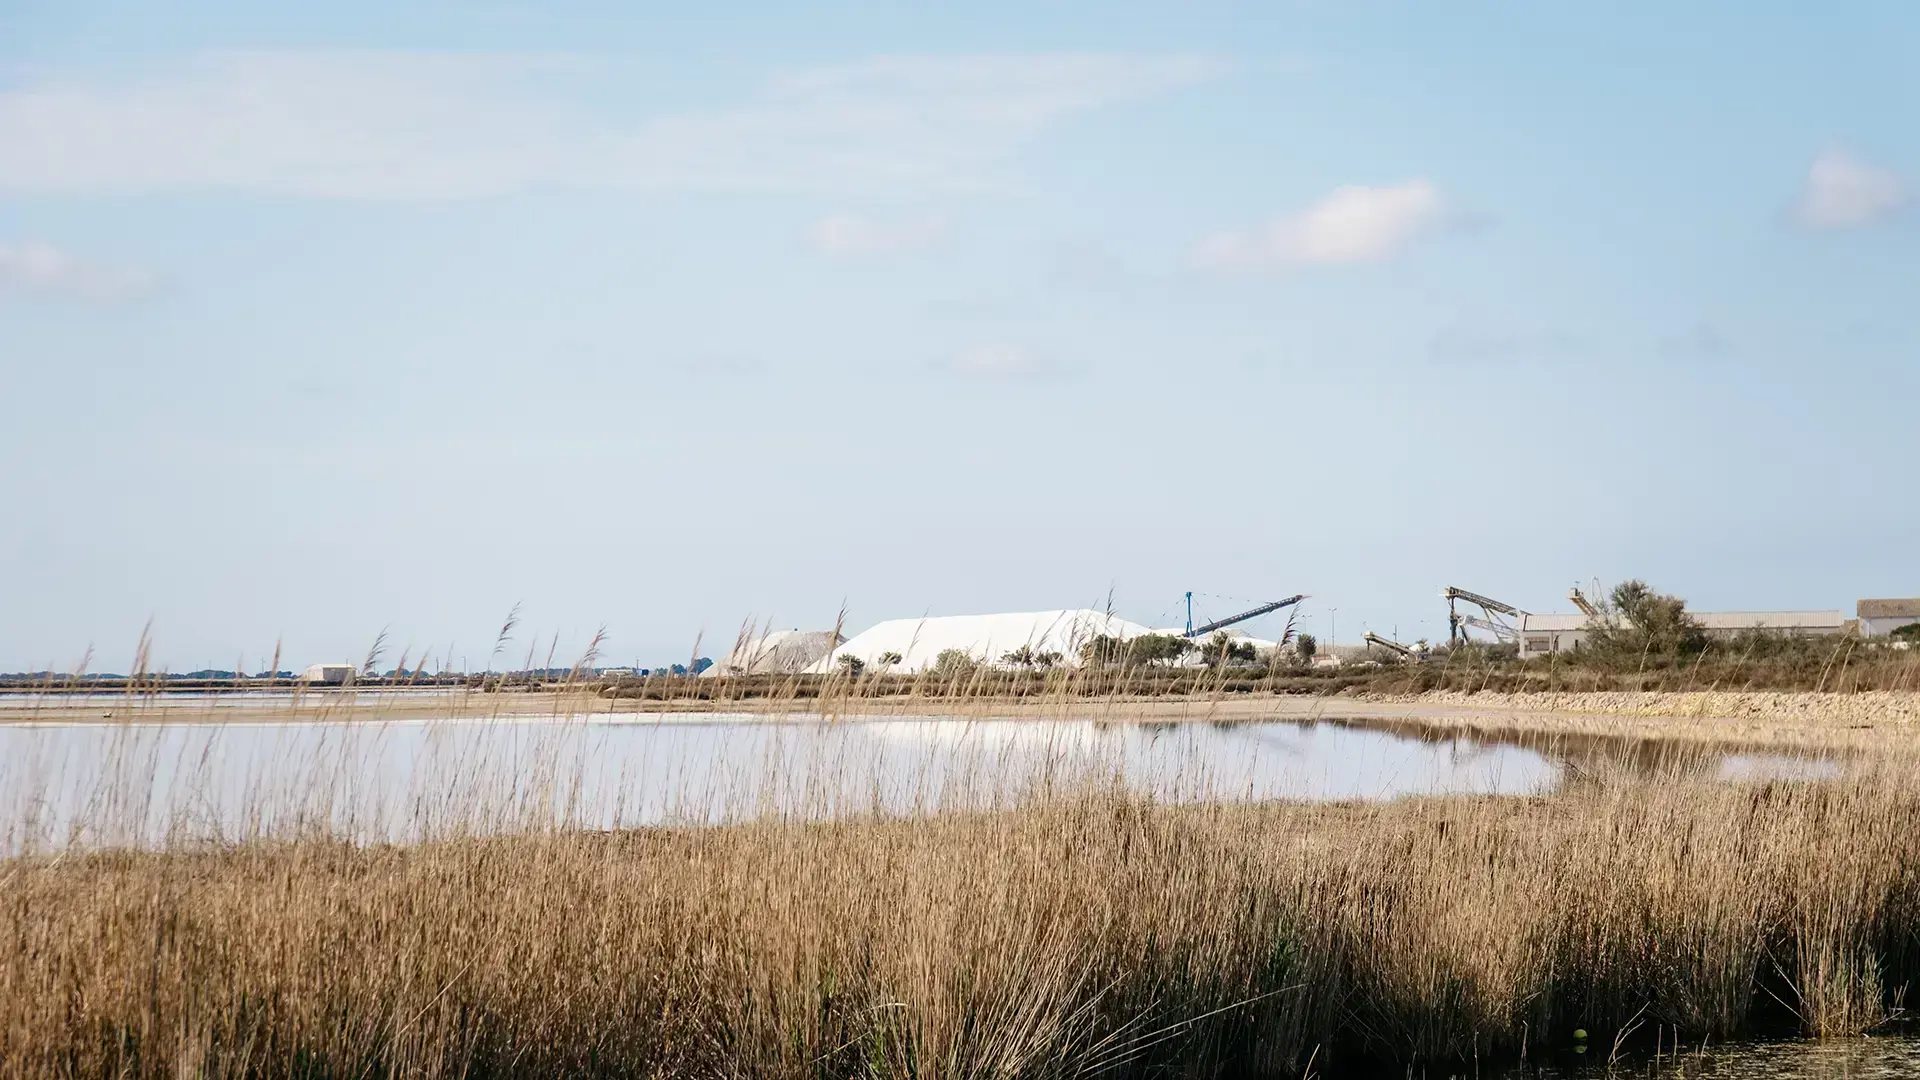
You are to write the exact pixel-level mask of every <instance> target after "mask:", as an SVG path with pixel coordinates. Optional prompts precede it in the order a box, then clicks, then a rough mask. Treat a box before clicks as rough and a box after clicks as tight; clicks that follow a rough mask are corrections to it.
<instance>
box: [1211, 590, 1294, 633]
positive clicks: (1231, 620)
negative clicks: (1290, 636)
mask: <svg viewBox="0 0 1920 1080" xmlns="http://www.w3.org/2000/svg"><path fill="white" fill-rule="evenodd" d="M1306 598H1307V594H1306V593H1300V594H1298V595H1296V596H1289V597H1287V598H1286V599H1285V600H1274V601H1271V602H1269V603H1265V604H1261V605H1260V606H1259V607H1252V608H1248V609H1247V610H1245V611H1243V612H1241V613H1240V614H1238V615H1229V616H1227V617H1226V618H1224V619H1215V620H1213V621H1212V622H1210V623H1206V624H1204V625H1202V626H1195V625H1193V594H1192V593H1188V594H1187V632H1186V633H1184V634H1181V635H1180V636H1181V637H1184V638H1199V637H1205V636H1207V635H1208V634H1211V633H1213V632H1214V631H1215V630H1225V629H1226V628H1227V627H1229V626H1232V625H1234V624H1235V623H1243V622H1246V621H1247V620H1248V619H1257V618H1259V617H1260V616H1262V615H1265V614H1267V613H1268V612H1271V611H1279V610H1280V609H1281V608H1283V607H1291V606H1292V605H1294V604H1297V603H1299V602H1300V601H1302V600H1305V599H1306Z"/></svg>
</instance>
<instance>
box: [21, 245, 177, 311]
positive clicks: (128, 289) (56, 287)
mask: <svg viewBox="0 0 1920 1080" xmlns="http://www.w3.org/2000/svg"><path fill="white" fill-rule="evenodd" d="M159 284H160V281H159V278H157V277H156V276H154V275H153V274H151V273H148V272H147V271H145V270H138V269H134V268H131V267H124V266H114V265H111V264H109V263H103V262H97V261H94V260H91V259H83V258H80V257H79V256H77V255H73V254H71V253H69V252H66V251H62V250H61V249H59V248H57V247H54V246H53V245H51V244H44V243H36V242H28V243H25V244H18V245H7V244H0V295H5V294H7V293H16V294H21V295H31V296H42V297H55V298H59V299H66V300H86V301H92V302H96V303H114V302H118V301H123V300H134V299H138V298H140V297H142V296H146V295H148V294H149V293H152V292H153V291H154V290H155V289H157V288H158V287H159Z"/></svg>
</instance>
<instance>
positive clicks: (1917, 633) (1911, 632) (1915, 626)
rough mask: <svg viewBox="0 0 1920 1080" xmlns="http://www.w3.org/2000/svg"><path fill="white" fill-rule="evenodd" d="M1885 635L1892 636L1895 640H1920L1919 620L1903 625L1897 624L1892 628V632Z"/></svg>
mask: <svg viewBox="0 0 1920 1080" xmlns="http://www.w3.org/2000/svg"><path fill="white" fill-rule="evenodd" d="M1887 636H1888V637H1890V638H1892V639H1893V640H1895V641H1915V642H1920V622H1916V623H1908V624H1907V625H1905V626H1897V627H1895V628H1894V630H1893V633H1891V634H1888V635H1887Z"/></svg>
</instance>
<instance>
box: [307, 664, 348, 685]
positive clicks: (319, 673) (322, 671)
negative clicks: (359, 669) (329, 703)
mask: <svg viewBox="0 0 1920 1080" xmlns="http://www.w3.org/2000/svg"><path fill="white" fill-rule="evenodd" d="M353 672H354V667H353V665H352V664H314V665H313V666H311V667H309V668H307V670H305V671H303V672H301V673H300V681H301V682H303V683H309V684H312V685H315V686H346V685H347V684H349V683H351V682H353Z"/></svg>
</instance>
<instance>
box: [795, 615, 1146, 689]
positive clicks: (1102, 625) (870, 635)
mask: <svg viewBox="0 0 1920 1080" xmlns="http://www.w3.org/2000/svg"><path fill="white" fill-rule="evenodd" d="M1153 632H1154V631H1153V630H1152V629H1151V628H1150V627H1146V626H1142V625H1140V624H1139V623H1136V622H1128V621H1127V620H1125V619H1122V618H1120V617H1118V616H1115V615H1109V614H1107V613H1106V612H1103V611H1093V610H1091V609H1088V608H1080V609H1077V610H1067V611H1027V612H1015V613H1010V614H1004V615H942V616H932V617H928V618H921V619H891V620H888V621H887V622H883V623H881V624H879V625H878V626H875V627H873V628H872V629H871V630H866V631H863V632H862V633H859V634H855V635H854V636H853V637H851V638H849V639H848V640H847V641H846V643H845V644H843V645H841V646H840V647H839V648H836V649H834V650H832V651H831V652H829V653H828V654H827V655H826V656H824V657H822V658H821V659H820V660H819V662H817V663H815V664H814V665H812V666H811V667H810V668H808V669H807V670H809V671H811V672H814V673H816V674H823V675H824V674H828V673H831V672H834V671H837V670H839V669H840V666H841V657H843V656H851V657H854V658H856V659H858V660H859V661H860V662H861V663H862V664H864V665H865V666H866V670H867V671H869V672H873V673H880V672H888V671H892V672H900V673H903V674H911V673H916V672H921V671H926V670H928V669H930V668H932V667H933V666H934V664H935V663H936V662H937V661H938V660H939V657H940V654H941V653H943V652H946V651H947V650H949V649H958V650H960V651H961V652H963V653H965V654H966V655H967V656H968V657H969V658H971V659H972V660H973V661H974V662H975V663H978V664H986V665H989V666H996V667H999V666H1005V665H1004V663H1003V662H1002V660H1001V657H1003V656H1005V655H1006V654H1007V653H1010V652H1014V651H1016V650H1018V649H1021V648H1029V649H1031V650H1033V652H1034V653H1036V654H1044V653H1058V654H1059V656H1060V660H1059V663H1060V665H1061V666H1063V667H1078V666H1079V665H1080V650H1081V649H1082V648H1084V647H1085V646H1086V645H1087V644H1088V643H1090V642H1091V641H1093V639H1094V638H1097V637H1110V638H1114V639H1116V640H1120V641H1125V640H1128V639H1130V638H1136V637H1140V636H1142V635H1145V634H1151V633H1153ZM893 656H898V657H899V659H898V660H897V661H896V660H891V657H893Z"/></svg>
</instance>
